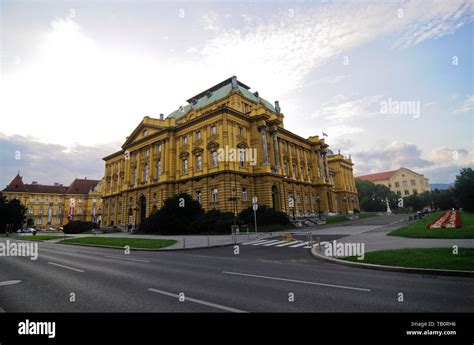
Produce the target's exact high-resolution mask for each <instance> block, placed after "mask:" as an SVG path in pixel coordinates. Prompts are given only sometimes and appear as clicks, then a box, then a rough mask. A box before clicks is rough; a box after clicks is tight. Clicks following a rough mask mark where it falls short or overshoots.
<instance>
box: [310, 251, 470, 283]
mask: <svg viewBox="0 0 474 345" xmlns="http://www.w3.org/2000/svg"><path fill="white" fill-rule="evenodd" d="M311 255H312V256H313V257H314V258H316V259H319V260H323V261H327V262H331V263H334V264H339V265H345V266H352V267H359V268H366V269H373V270H379V271H393V272H402V273H417V274H430V275H441V276H456V277H469V278H474V271H458V270H443V269H436V268H414V267H400V266H384V265H376V264H364V263H359V262H353V261H345V260H340V259H336V258H330V257H327V256H324V255H321V254H319V253H317V252H316V246H314V247H313V248H311Z"/></svg>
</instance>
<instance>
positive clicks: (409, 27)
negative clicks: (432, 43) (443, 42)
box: [394, 0, 474, 48]
mask: <svg viewBox="0 0 474 345" xmlns="http://www.w3.org/2000/svg"><path fill="white" fill-rule="evenodd" d="M400 8H402V9H403V16H402V18H400V22H406V23H404V24H405V25H406V28H405V30H404V32H403V35H402V37H401V38H400V39H398V40H397V41H396V43H395V44H394V46H395V47H401V48H407V47H410V46H414V45H417V44H419V43H421V42H423V41H425V40H427V39H437V38H440V37H443V36H445V35H449V34H452V33H453V32H455V31H456V30H457V29H459V28H460V27H462V26H464V25H466V24H468V23H470V22H471V21H473V20H474V12H473V10H472V2H471V1H464V0H452V1H435V2H430V5H429V6H427V5H426V2H423V1H410V2H408V3H407V4H406V6H402V7H400ZM402 25H403V24H402Z"/></svg>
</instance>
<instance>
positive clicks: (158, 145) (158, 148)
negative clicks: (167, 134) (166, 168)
mask: <svg viewBox="0 0 474 345" xmlns="http://www.w3.org/2000/svg"><path fill="white" fill-rule="evenodd" d="M156 148H157V150H158V152H161V143H159V144H157V145H156Z"/></svg>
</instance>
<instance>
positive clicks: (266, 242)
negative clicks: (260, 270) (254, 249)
mask: <svg viewBox="0 0 474 345" xmlns="http://www.w3.org/2000/svg"><path fill="white" fill-rule="evenodd" d="M272 242H278V240H271V241H265V242H262V243H254V244H252V246H259V245H262V244H268V243H272Z"/></svg>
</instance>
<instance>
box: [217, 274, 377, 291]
mask: <svg viewBox="0 0 474 345" xmlns="http://www.w3.org/2000/svg"><path fill="white" fill-rule="evenodd" d="M222 273H223V274H231V275H235V276H244V277H252V278H262V279H270V280H280V281H285V282H291V283H300V284H309V285H319V286H327V287H334V288H339V289H348V290H358V291H367V292H370V291H371V290H370V289H365V288H359V287H353V286H344V285H334V284H325V283H316V282H308V281H304V280H296V279H287V278H278V277H268V276H259V275H256V274H247V273H238V272H229V271H222Z"/></svg>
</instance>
